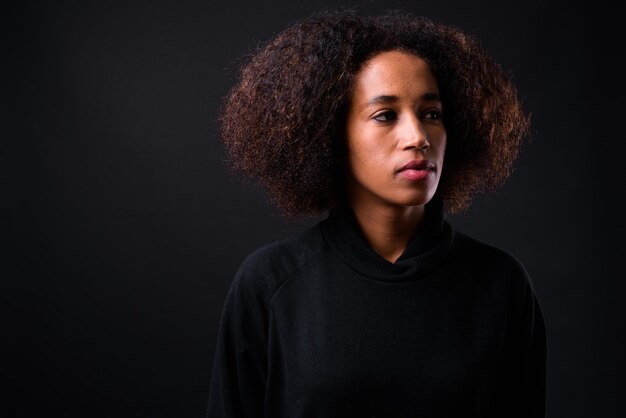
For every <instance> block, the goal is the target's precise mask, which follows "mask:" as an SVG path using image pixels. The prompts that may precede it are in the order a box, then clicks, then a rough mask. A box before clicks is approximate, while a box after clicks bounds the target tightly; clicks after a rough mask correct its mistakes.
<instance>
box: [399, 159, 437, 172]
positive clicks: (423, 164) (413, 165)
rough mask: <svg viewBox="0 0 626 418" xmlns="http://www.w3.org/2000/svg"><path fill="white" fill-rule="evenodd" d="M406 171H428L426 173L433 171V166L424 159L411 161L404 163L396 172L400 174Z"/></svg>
mask: <svg viewBox="0 0 626 418" xmlns="http://www.w3.org/2000/svg"><path fill="white" fill-rule="evenodd" d="M406 170H415V171H422V170H428V171H435V165H434V164H433V163H431V162H430V161H428V160H426V159H424V160H411V161H409V162H408V163H406V164H405V165H404V166H402V167H401V168H400V169H399V170H398V172H399V173H400V172H402V171H406Z"/></svg>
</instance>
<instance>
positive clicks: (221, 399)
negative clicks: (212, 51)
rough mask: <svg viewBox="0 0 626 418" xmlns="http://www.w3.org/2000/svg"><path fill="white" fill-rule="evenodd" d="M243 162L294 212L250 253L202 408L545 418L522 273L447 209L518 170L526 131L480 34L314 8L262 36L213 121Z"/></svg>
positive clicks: (536, 315) (230, 301)
mask: <svg viewBox="0 0 626 418" xmlns="http://www.w3.org/2000/svg"><path fill="white" fill-rule="evenodd" d="M221 124H222V125H221V126H222V129H221V137H222V139H223V141H224V143H225V145H226V149H227V152H228V154H229V156H230V161H231V163H232V166H233V168H234V169H237V170H240V171H243V172H245V173H246V174H249V175H251V176H252V177H254V178H256V179H258V180H259V181H260V182H261V183H262V184H263V185H264V186H265V188H266V189H267V191H268V194H269V196H270V197H271V198H272V199H273V201H274V202H275V203H276V204H277V205H278V207H280V208H281V209H282V210H283V211H284V213H286V214H287V215H303V214H304V215H306V214H312V213H320V212H324V211H329V216H328V217H327V218H326V219H325V220H323V221H322V222H320V223H318V224H317V225H316V226H314V227H312V228H310V229H309V230H307V231H305V232H304V233H302V234H301V235H299V236H297V237H294V238H292V239H289V240H285V241H281V242H277V243H274V244H271V245H268V246H266V247H263V248H261V249H259V250H257V251H255V252H254V253H253V254H251V255H250V256H249V257H248V258H247V259H246V260H245V261H244V262H243V264H242V265H241V267H240V269H239V271H238V273H237V275H236V277H235V279H234V281H233V283H232V287H231V289H230V292H229V293H228V296H227V300H226V304H225V306H224V311H223V316H222V320H221V324H220V331H219V338H218V344H217V351H216V355H215V361H214V366H213V373H212V379H211V389H210V395H209V407H208V412H209V413H208V415H209V417H215V418H217V417H272V418H274V417H289V418H295V417H457V416H459V417H460V416H463V417H500V418H501V417H543V416H544V415H545V350H546V346H545V345H546V340H545V327H544V322H543V317H542V314H541V310H540V306H539V303H538V300H537V298H536V295H535V292H534V290H533V286H532V284H531V281H530V278H529V276H528V274H527V272H526V270H525V268H524V267H523V265H522V264H521V263H520V262H519V261H518V260H517V259H516V258H515V257H514V256H513V255H511V254H510V253H508V252H506V251H504V250H502V249H498V248H495V247H493V246H490V245H487V244H485V243H482V242H479V241H477V240H475V239H473V238H471V237H469V236H467V235H465V234H463V233H461V232H459V231H457V230H454V228H453V227H452V225H451V224H450V223H449V222H448V221H447V220H446V215H445V214H446V213H448V212H450V213H453V212H459V211H462V210H464V209H466V208H467V207H468V206H469V204H470V203H471V201H472V198H473V197H474V196H475V195H476V194H477V193H479V192H485V191H490V190H495V189H496V187H498V186H499V185H501V184H502V183H503V181H504V180H505V179H506V178H507V177H508V175H509V173H510V169H511V167H512V164H513V162H514V160H515V158H516V156H517V154H518V150H519V147H520V142H521V140H522V139H523V137H524V136H525V135H526V133H527V130H528V125H529V124H528V117H527V116H526V115H525V114H524V113H523V111H522V110H521V106H520V104H519V101H518V99H517V97H516V90H515V88H514V86H513V84H512V83H511V81H510V79H509V78H508V77H507V76H506V74H505V73H504V72H503V71H502V70H501V69H500V67H499V66H498V65H497V64H496V63H495V62H494V61H493V59H492V58H491V57H489V56H488V55H487V54H486V53H485V52H484V51H483V50H482V49H481V48H480V46H479V45H478V43H477V42H476V41H474V40H473V39H471V38H470V37H468V36H467V35H465V34H464V33H462V32H461V31H459V30H457V29H454V28H451V27H447V26H444V25H441V24H438V23H434V22H432V21H430V20H427V19H425V18H417V17H412V16H406V15H399V14H386V15H384V16H379V17H363V16H357V15H354V14H349V13H331V14H323V15H318V16H315V17H312V18H309V19H306V20H303V21H300V22H298V23H296V24H295V25H293V26H291V27H290V28H288V29H287V30H286V31H284V32H283V33H281V34H279V35H278V36H277V37H276V38H275V39H273V40H272V41H271V42H270V43H268V44H267V45H266V46H264V47H262V48H260V49H259V50H258V51H257V52H256V53H255V54H254V55H253V56H252V58H251V60H250V61H249V62H248V63H247V64H246V65H245V66H244V67H243V68H242V71H241V79H240V81H239V83H238V84H237V85H236V86H235V87H234V88H233V90H232V91H231V92H230V94H229V96H228V98H227V101H226V103H225V106H224V108H223V113H222V118H221Z"/></svg>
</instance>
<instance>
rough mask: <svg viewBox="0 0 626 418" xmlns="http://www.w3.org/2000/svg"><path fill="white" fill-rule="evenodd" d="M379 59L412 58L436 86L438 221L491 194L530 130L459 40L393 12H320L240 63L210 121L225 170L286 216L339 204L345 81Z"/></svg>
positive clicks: (494, 70) (502, 87) (442, 28)
mask: <svg viewBox="0 0 626 418" xmlns="http://www.w3.org/2000/svg"><path fill="white" fill-rule="evenodd" d="M390 50H402V51H407V52H411V53H414V54H416V55H417V56H419V57H421V58H422V59H424V60H425V61H426V62H427V63H428V64H429V66H430V68H431V70H432V72H433V74H434V75H435V78H436V79H437V82H438V85H439V90H440V95H441V98H442V103H443V106H444V108H445V109H446V118H445V120H444V124H445V127H446V132H447V136H448V143H447V146H446V151H445V156H444V162H445V164H444V169H443V171H442V174H441V179H440V182H439V186H438V189H437V192H436V193H437V194H438V195H439V196H440V197H441V198H442V199H443V202H444V207H445V209H446V211H448V212H450V213H458V212H462V211H464V210H466V209H467V208H468V207H469V205H470V204H471V202H472V200H473V198H474V196H475V195H476V194H478V193H483V192H488V191H495V190H496V189H497V188H498V187H500V186H501V185H502V184H503V183H504V181H505V180H506V179H507V178H508V177H509V175H510V173H511V171H512V170H511V169H512V166H513V162H514V161H515V159H516V158H517V156H518V154H519V150H520V146H521V142H522V139H523V138H524V137H525V135H527V133H528V129H529V121H530V116H529V115H526V114H525V113H524V112H523V110H522V107H521V104H520V102H519V100H518V98H517V91H516V88H515V86H514V85H513V83H512V81H511V78H510V77H509V76H508V74H506V73H505V72H504V71H503V70H502V68H501V67H500V65H499V64H498V63H496V62H495V61H494V59H493V58H492V57H491V56H490V55H489V54H488V53H487V52H486V51H485V50H484V49H483V48H482V47H481V46H480V45H479V43H478V42H477V41H476V40H475V39H473V38H472V37H471V36H469V35H467V34H466V33H464V32H462V31H461V30H459V29H457V28H454V27H451V26H447V25H443V24H440V23H437V22H433V21H431V20H429V19H427V18H424V17H416V16H411V15H407V14H400V13H398V12H389V13H386V14H384V15H382V16H359V15H357V14H356V13H355V12H353V11H341V12H324V13H321V14H317V15H314V16H312V17H309V18H307V19H303V20H300V21H298V22H296V23H295V24H293V25H292V26H290V27H289V28H287V29H286V30H284V31H283V32H282V33H280V34H278V35H277V36H276V37H275V38H274V39H272V40H271V41H269V42H268V43H267V44H265V45H263V46H261V47H259V48H258V49H257V50H256V51H255V52H254V53H253V54H251V55H250V56H249V57H248V59H247V60H246V62H245V63H244V64H243V65H242V67H241V70H240V78H239V81H238V83H237V84H236V85H235V86H234V87H233V88H232V89H231V91H230V93H229V94H228V96H227V97H226V98H225V101H224V103H223V106H222V109H221V114H220V117H219V122H220V137H221V140H222V141H223V143H224V145H225V149H226V154H227V156H228V162H229V164H230V168H231V169H233V170H235V171H240V172H243V173H245V174H246V175H248V176H250V177H252V178H254V179H256V180H258V181H259V182H260V184H261V185H262V186H263V187H264V188H265V189H266V191H267V194H268V196H269V197H270V199H271V200H272V201H273V202H274V203H275V204H276V205H277V206H278V208H279V209H281V210H282V212H283V213H284V214H285V215H287V216H296V215H313V214H318V213H320V212H323V211H325V210H328V209H331V208H333V207H335V206H337V205H338V204H340V203H341V202H342V199H343V198H344V197H345V179H344V177H345V173H344V170H343V167H344V165H345V156H344V152H345V151H344V145H345V137H344V129H345V122H346V113H347V107H348V105H349V100H350V97H351V92H352V89H353V85H354V76H355V74H356V73H357V72H358V71H359V69H360V68H361V67H362V65H363V64H364V63H365V62H366V61H368V59H370V58H372V57H373V56H374V55H375V54H377V53H380V52H384V51H390Z"/></svg>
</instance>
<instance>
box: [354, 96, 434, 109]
mask: <svg viewBox="0 0 626 418" xmlns="http://www.w3.org/2000/svg"><path fill="white" fill-rule="evenodd" d="M420 99H422V100H424V101H436V102H441V97H440V96H439V95H438V94H437V93H424V94H422V96H421V97H420ZM398 100H400V98H399V97H398V96H393V95H386V94H382V95H380V96H375V97H373V98H371V99H370V100H368V101H367V103H365V104H364V105H363V108H364V109H365V108H368V107H370V106H374V105H377V104H381V103H394V102H397V101H398Z"/></svg>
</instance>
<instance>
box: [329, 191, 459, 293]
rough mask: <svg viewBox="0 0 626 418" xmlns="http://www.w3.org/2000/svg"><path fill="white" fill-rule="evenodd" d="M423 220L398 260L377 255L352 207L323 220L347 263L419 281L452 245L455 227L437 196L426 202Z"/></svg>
mask: <svg viewBox="0 0 626 418" xmlns="http://www.w3.org/2000/svg"><path fill="white" fill-rule="evenodd" d="M424 216H425V217H424V221H423V223H422V224H421V225H420V228H419V230H418V231H416V233H415V234H414V235H413V237H412V238H411V239H410V240H409V243H408V245H407V248H406V249H405V251H404V252H403V253H402V255H401V256H400V258H398V260H396V262H395V263H391V262H389V261H388V260H386V259H385V258H384V257H382V256H381V255H379V254H377V253H376V252H375V251H374V250H373V249H372V247H371V246H370V245H369V243H368V242H367V240H366V239H365V236H364V235H363V233H362V231H361V228H360V227H359V225H358V223H357V220H356V217H355V216H354V212H353V211H352V209H351V208H350V207H349V206H342V207H339V208H336V209H334V210H333V211H332V212H331V213H330V215H329V217H328V218H327V219H325V220H324V221H323V222H322V223H321V226H322V231H323V234H324V237H325V238H326V241H327V242H328V244H329V245H330V246H331V248H332V249H333V250H334V251H335V252H336V253H337V255H338V256H339V258H341V259H342V260H343V261H344V262H345V263H346V264H347V265H349V266H350V267H351V268H353V269H354V270H356V271H357V272H359V273H361V274H363V275H365V276H368V277H371V278H374V279H378V280H388V281H407V280H416V279H419V278H420V277H422V276H423V275H424V274H425V273H426V272H428V271H431V270H432V269H434V268H435V267H437V266H438V265H439V264H441V262H442V261H443V260H444V259H445V258H446V256H447V255H448V253H449V252H450V248H451V247H452V241H453V237H454V230H453V228H452V226H451V225H450V223H449V222H447V221H446V215H445V212H444V210H443V202H442V201H441V199H440V198H438V197H435V198H433V199H431V201H430V202H429V203H427V204H426V207H425V212H424Z"/></svg>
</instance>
